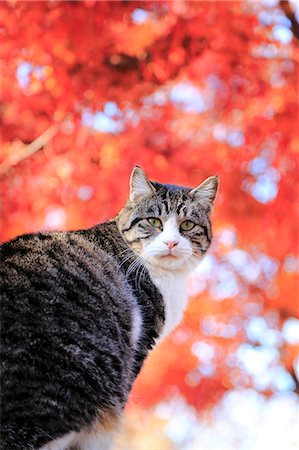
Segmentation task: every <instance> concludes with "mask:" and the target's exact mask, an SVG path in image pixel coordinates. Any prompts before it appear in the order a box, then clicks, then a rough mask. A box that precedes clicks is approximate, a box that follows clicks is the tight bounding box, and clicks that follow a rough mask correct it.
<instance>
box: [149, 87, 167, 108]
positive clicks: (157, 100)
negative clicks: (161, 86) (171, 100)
mask: <svg viewBox="0 0 299 450" xmlns="http://www.w3.org/2000/svg"><path fill="white" fill-rule="evenodd" d="M167 101H168V95H167V94H166V92H163V91H162V90H159V91H156V92H154V93H153V94H151V95H148V96H147V97H145V99H144V104H145V105H148V104H150V105H158V106H163V105H166V103H167Z"/></svg>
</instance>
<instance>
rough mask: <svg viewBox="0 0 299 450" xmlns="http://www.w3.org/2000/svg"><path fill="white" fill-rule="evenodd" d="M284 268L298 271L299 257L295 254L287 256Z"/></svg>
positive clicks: (288, 270) (287, 270) (289, 270)
mask: <svg viewBox="0 0 299 450" xmlns="http://www.w3.org/2000/svg"><path fill="white" fill-rule="evenodd" d="M283 268H284V270H285V271H286V272H297V270H298V269H299V264H298V258H296V257H295V256H293V255H288V256H286V258H285V260H284V263H283Z"/></svg>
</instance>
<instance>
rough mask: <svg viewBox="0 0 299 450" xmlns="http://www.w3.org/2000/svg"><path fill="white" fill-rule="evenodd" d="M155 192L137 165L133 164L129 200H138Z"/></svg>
mask: <svg viewBox="0 0 299 450" xmlns="http://www.w3.org/2000/svg"><path fill="white" fill-rule="evenodd" d="M155 192H156V190H155V188H154V186H153V185H152V184H151V182H150V181H149V180H148V178H147V176H146V175H145V173H144V172H143V170H142V169H141V168H140V167H139V166H135V167H134V169H133V170H132V173H131V178H130V200H131V202H134V203H136V202H138V201H140V200H141V199H142V198H143V197H150V196H151V195H153V194H154V193H155Z"/></svg>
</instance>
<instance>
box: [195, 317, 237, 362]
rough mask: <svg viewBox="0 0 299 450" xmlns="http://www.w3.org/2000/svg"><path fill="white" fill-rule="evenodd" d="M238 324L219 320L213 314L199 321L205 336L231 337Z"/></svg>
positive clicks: (235, 331)
mask: <svg viewBox="0 0 299 450" xmlns="http://www.w3.org/2000/svg"><path fill="white" fill-rule="evenodd" d="M239 328H240V324H238V323H233V321H231V322H230V323H224V322H219V321H218V320H216V319H215V317H213V316H207V317H205V318H204V319H203V320H202V322H201V329H202V331H203V333H204V334H205V335H206V336H218V337H223V338H225V339H231V338H233V337H234V336H236V334H237V332H238V331H239ZM194 354H195V353H194Z"/></svg>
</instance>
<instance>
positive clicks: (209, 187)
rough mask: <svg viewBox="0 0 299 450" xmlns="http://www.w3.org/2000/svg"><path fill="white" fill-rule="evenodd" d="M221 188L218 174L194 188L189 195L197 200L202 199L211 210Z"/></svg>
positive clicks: (209, 210)
mask: <svg viewBox="0 0 299 450" xmlns="http://www.w3.org/2000/svg"><path fill="white" fill-rule="evenodd" d="M218 188H219V180H218V176H217V175H215V176H213V177H209V178H207V179H206V180H204V181H203V182H202V183H201V184H200V185H199V186H198V187H197V188H195V189H192V191H190V193H189V195H191V197H193V198H194V199H196V200H200V201H201V202H202V204H203V205H205V206H206V209H207V210H208V212H211V211H212V209H213V206H214V202H215V199H216V196H217V192H218Z"/></svg>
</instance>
